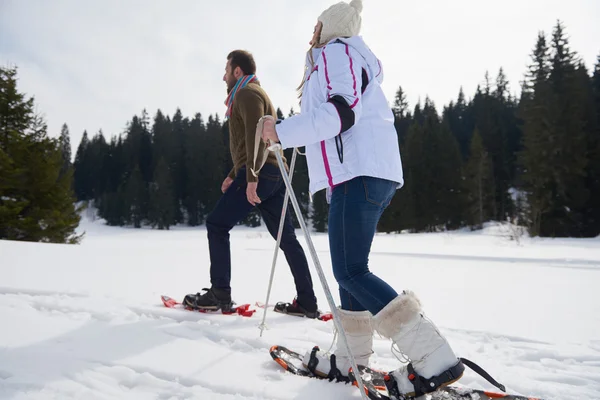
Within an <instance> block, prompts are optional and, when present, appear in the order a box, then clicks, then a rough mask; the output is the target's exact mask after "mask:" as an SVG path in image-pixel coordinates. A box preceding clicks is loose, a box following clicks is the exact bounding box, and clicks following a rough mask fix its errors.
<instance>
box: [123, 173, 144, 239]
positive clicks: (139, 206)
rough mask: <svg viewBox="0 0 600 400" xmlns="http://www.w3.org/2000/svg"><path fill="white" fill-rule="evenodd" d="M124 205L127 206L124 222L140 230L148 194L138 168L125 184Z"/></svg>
mask: <svg viewBox="0 0 600 400" xmlns="http://www.w3.org/2000/svg"><path fill="white" fill-rule="evenodd" d="M123 191H124V196H123V197H124V198H123V200H124V203H125V204H126V205H127V210H126V211H127V218H126V220H127V221H128V222H130V223H132V224H133V226H134V227H135V228H141V227H142V222H143V221H144V220H145V219H146V218H147V210H148V205H147V202H148V194H147V191H146V185H145V182H144V178H143V177H142V173H141V172H140V168H139V167H138V166H136V167H135V169H134V170H133V171H132V173H131V174H130V176H129V179H128V180H127V182H126V184H125V189H124V190H123Z"/></svg>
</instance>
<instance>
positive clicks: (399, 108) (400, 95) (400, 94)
mask: <svg viewBox="0 0 600 400" xmlns="http://www.w3.org/2000/svg"><path fill="white" fill-rule="evenodd" d="M392 110H393V111H394V115H395V116H396V117H398V118H402V117H404V115H405V113H406V111H407V110H408V102H407V101H406V94H405V93H404V90H402V86H399V87H398V90H397V91H396V96H395V98H394V106H393V107H392Z"/></svg>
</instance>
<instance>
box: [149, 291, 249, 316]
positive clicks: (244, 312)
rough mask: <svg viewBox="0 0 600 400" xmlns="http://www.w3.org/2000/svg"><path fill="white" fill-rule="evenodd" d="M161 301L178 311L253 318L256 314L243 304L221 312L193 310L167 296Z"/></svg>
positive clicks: (161, 297) (163, 296)
mask: <svg viewBox="0 0 600 400" xmlns="http://www.w3.org/2000/svg"><path fill="white" fill-rule="evenodd" d="M160 299H161V300H162V302H163V304H164V306H165V307H167V308H178V309H182V310H188V311H197V312H200V313H204V314H225V315H233V314H235V315H240V316H242V317H251V316H252V315H254V313H255V312H256V310H251V309H250V304H241V305H239V306H235V307H233V308H231V310H228V311H220V310H212V309H202V308H195V309H192V308H190V307H186V306H184V305H183V304H182V303H180V302H178V301H177V300H175V299H173V298H172V297H169V296H165V295H162V296H160Z"/></svg>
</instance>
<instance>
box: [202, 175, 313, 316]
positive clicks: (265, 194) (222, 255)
mask: <svg viewBox="0 0 600 400" xmlns="http://www.w3.org/2000/svg"><path fill="white" fill-rule="evenodd" d="M246 187H247V182H246V168H245V167H244V168H241V169H240V170H239V171H238V173H237V176H236V177H235V179H234V180H233V183H232V184H231V186H229V188H228V189H227V191H226V192H225V193H224V194H223V196H221V198H220V199H219V201H218V202H217V205H216V206H215V208H214V209H213V211H212V212H211V213H210V214H209V215H208V217H207V219H206V229H207V231H208V247H209V251H210V280H211V284H212V287H214V288H219V289H224V290H226V291H228V292H231V286H230V282H231V250H230V244H229V231H231V229H233V227H234V226H235V225H237V223H238V222H240V221H242V220H243V219H244V218H246V216H247V215H248V214H249V213H250V211H252V209H253V206H252V204H250V203H248V199H247V198H246ZM256 192H257V194H258V197H260V200H261V203H260V204H258V205H257V207H258V210H259V211H260V214H261V216H262V219H263V221H264V223H265V225H266V226H267V229H268V230H269V233H270V234H271V236H273V238H275V239H276V238H277V233H278V230H279V221H280V220H281V211H282V209H283V202H284V200H285V184H284V182H283V178H282V177H281V173H280V172H279V168H278V167H276V166H274V165H272V164H268V163H267V164H265V165H264V166H263V168H262V169H261V170H260V173H259V177H258V188H257V190H256ZM292 212H293V210H292V209H291V207H289V208H288V212H287V213H286V216H285V223H284V226H283V232H282V235H281V245H280V248H281V250H282V251H283V253H284V254H285V258H286V260H287V262H288V264H289V266H290V269H291V271H292V275H293V277H294V283H295V284H296V292H297V295H298V303H300V305H302V306H303V307H305V308H306V309H308V311H315V310H316V307H317V303H316V298H315V293H314V291H313V283H312V279H311V276H310V270H309V269H308V261H307V259H306V255H305V253H304V249H303V248H302V246H301V245H300V242H298V239H297V238H296V233H295V230H294V226H293V224H292V219H291V213H292ZM265 262H266V260H265Z"/></svg>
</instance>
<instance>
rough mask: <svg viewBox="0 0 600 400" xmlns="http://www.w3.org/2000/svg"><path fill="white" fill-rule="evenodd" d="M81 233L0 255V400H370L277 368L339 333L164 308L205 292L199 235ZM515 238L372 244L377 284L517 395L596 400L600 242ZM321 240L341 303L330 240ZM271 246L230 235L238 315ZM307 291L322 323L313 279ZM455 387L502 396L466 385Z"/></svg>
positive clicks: (87, 226)
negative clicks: (276, 355)
mask: <svg viewBox="0 0 600 400" xmlns="http://www.w3.org/2000/svg"><path fill="white" fill-rule="evenodd" d="M80 229H81V230H85V231H87V235H86V237H85V239H84V241H83V243H82V244H81V245H80V246H63V245H48V244H33V243H19V242H8V241H0V318H1V321H2V329H0V399H3V400H17V399H19V400H20V399H61V400H62V399H86V400H91V399H164V400H167V399H169V400H172V399H215V400H221V399H277V400H279V399H281V400H283V399H298V400H301V399H310V400H314V399H360V395H359V392H358V390H357V389H356V388H353V387H351V386H348V385H342V384H332V383H328V382H323V381H314V380H309V379H304V378H299V377H295V376H291V375H288V374H286V373H284V372H282V370H281V368H280V367H279V366H278V365H277V364H275V363H274V362H273V361H272V359H271V358H270V356H269V354H268V349H269V348H270V347H271V345H273V344H281V345H284V346H288V347H291V348H294V349H297V350H301V351H304V350H306V349H309V348H311V347H312V346H314V345H319V346H321V347H323V348H325V349H327V348H329V346H330V344H331V340H332V338H333V335H332V330H333V323H332V322H321V321H312V320H305V319H300V318H295V317H288V316H283V315H278V314H273V313H272V312H271V313H269V315H268V317H267V322H268V325H269V330H268V331H265V334H264V335H263V337H262V338H261V337H260V336H259V329H258V325H259V323H260V320H261V318H262V310H259V311H258V312H257V313H256V314H255V315H254V316H253V317H252V318H244V317H238V316H222V315H204V314H199V313H190V312H186V311H178V310H169V309H166V308H164V307H163V306H162V304H161V303H160V295H161V294H168V295H171V296H173V297H177V298H182V297H183V295H184V294H186V293H192V292H194V293H195V292H197V291H200V290H201V289H202V288H203V287H207V286H209V275H208V267H209V262H208V246H207V240H206V231H205V230H204V229H203V228H200V229H190V228H175V229H174V230H172V231H169V232H164V231H154V230H149V229H142V230H134V229H123V228H112V227H107V226H104V225H102V223H101V221H95V222H92V221H90V220H89V219H86V220H84V221H82V225H81V227H80ZM298 235H299V236H302V234H301V232H300V231H298ZM508 236H509V233H507V232H503V231H502V229H501V228H498V227H494V226H492V227H489V228H487V229H486V230H485V231H483V232H475V233H470V232H456V233H444V234H422V235H378V236H377V238H376V239H375V243H374V245H373V253H372V255H371V258H370V263H371V269H372V270H373V271H374V272H376V273H377V274H379V275H380V276H382V277H383V278H385V279H386V280H389V281H390V283H392V285H393V286H394V287H395V288H396V289H397V290H402V289H404V288H408V289H412V290H414V291H415V292H416V293H417V294H418V295H419V296H420V298H421V300H422V302H423V304H424V308H425V311H426V313H427V315H428V316H429V317H430V318H432V319H433V321H435V322H436V323H437V324H438V326H439V327H440V328H441V329H442V330H443V332H444V333H445V334H446V335H447V337H448V339H449V341H450V343H451V344H452V345H453V347H454V349H455V351H456V352H457V353H458V355H460V356H463V357H466V358H469V359H471V360H473V361H475V362H477V363H478V364H480V365H481V366H482V367H484V368H485V369H486V370H487V371H488V372H490V373H491V374H492V376H494V377H495V378H496V379H498V380H499V381H500V382H501V383H503V384H505V385H506V386H507V389H508V390H509V391H510V392H516V393H519V394H524V395H532V396H538V397H542V398H545V399H561V400H563V399H573V400H575V399H577V400H581V399H599V398H600V290H598V283H599V282H600V240H598V239H590V240H541V239H535V240H534V239H523V240H522V241H521V242H520V243H519V244H518V243H516V242H515V241H511V240H509V238H508ZM313 239H314V242H315V245H316V247H317V250H318V251H319V256H320V259H321V263H322V265H323V268H324V270H325V273H326V275H327V277H328V280H329V284H330V286H331V287H332V288H336V285H335V281H334V279H333V276H332V274H331V267H330V260H329V255H328V251H327V249H328V244H327V237H326V236H325V235H314V236H313ZM274 243H275V242H274V241H273V240H272V239H271V238H270V237H269V235H268V233H267V232H266V230H264V229H263V228H257V229H248V228H236V229H235V230H234V231H233V232H232V258H233V271H232V275H233V281H232V287H233V297H234V300H235V301H237V302H238V303H254V302H255V301H264V298H265V291H266V288H267V284H268V278H269V272H270V264H271V259H272V254H273V247H274ZM302 243H304V242H302ZM305 249H307V248H306V247H305ZM311 265H312V263H311ZM277 268H278V269H277V272H276V277H275V284H274V289H273V295H272V300H274V301H279V300H286V301H291V300H292V298H293V295H294V290H293V283H292V278H291V275H290V273H289V270H288V267H287V265H286V264H285V259H284V257H279V264H278V267H277ZM313 280H314V281H315V285H316V288H317V293H318V296H319V304H320V307H321V309H322V310H327V309H328V306H327V302H326V300H325V296H324V295H323V292H322V289H321V286H320V284H319V281H318V277H317V275H316V273H313ZM334 296H335V297H336V298H337V291H336V292H334ZM390 345H391V343H390V342H389V341H386V340H383V339H381V338H376V340H375V355H374V357H373V358H372V364H373V365H374V366H376V367H377V368H382V369H392V368H396V367H397V366H398V365H399V361H398V360H397V359H396V358H395V357H394V356H393V355H392V353H391V352H390ZM459 384H463V385H467V386H472V387H476V388H485V389H492V387H491V386H490V385H489V384H488V383H487V382H485V381H484V380H483V379H482V378H480V377H479V376H478V375H476V374H474V373H473V372H471V371H470V370H467V372H466V373H465V376H464V377H463V378H462V379H461V380H460V381H459Z"/></svg>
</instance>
